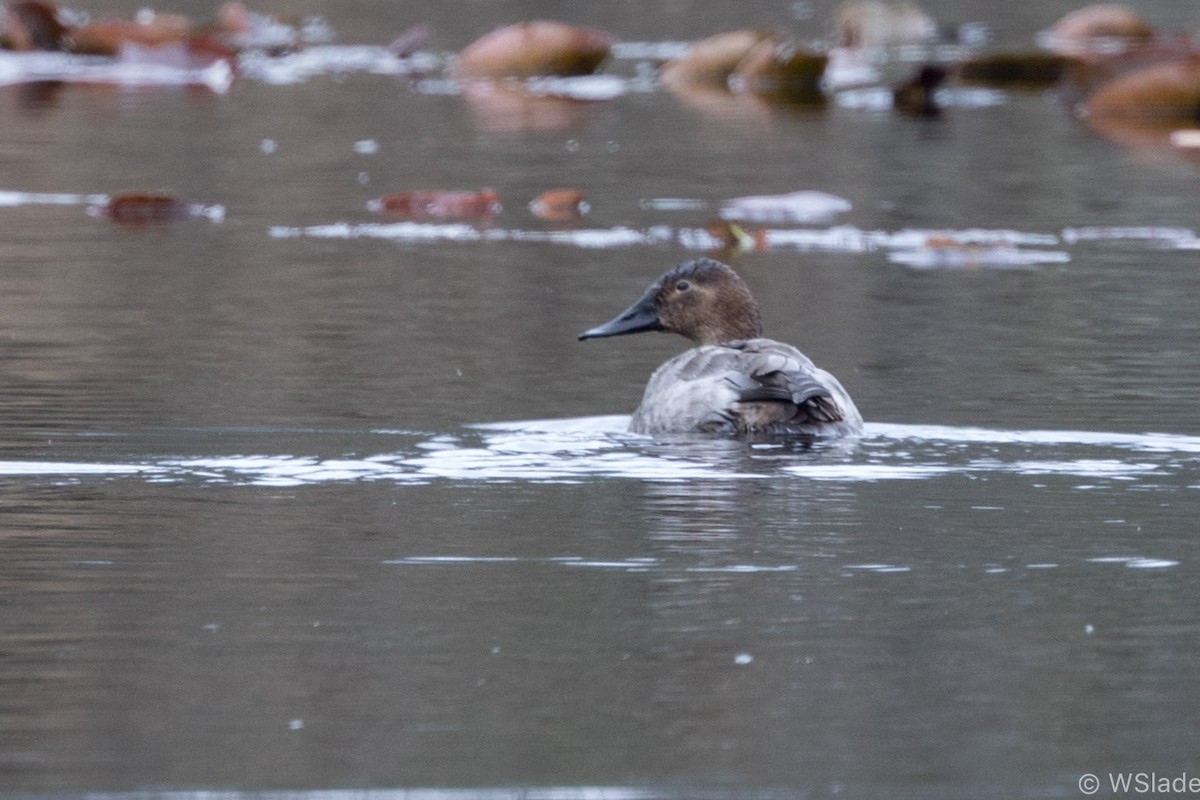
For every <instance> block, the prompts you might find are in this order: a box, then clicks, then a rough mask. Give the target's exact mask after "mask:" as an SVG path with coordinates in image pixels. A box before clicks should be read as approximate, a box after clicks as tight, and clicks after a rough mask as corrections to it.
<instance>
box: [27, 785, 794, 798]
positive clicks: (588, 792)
mask: <svg viewBox="0 0 1200 800" xmlns="http://www.w3.org/2000/svg"><path fill="white" fill-rule="evenodd" d="M683 796H684V795H681V794H679V793H678V792H676V791H673V790H668V789H662V790H660V789H654V788H649V787H636V786H479V787H470V788H453V789H449V788H440V787H437V788H435V787H429V788H423V787H416V788H410V789H405V788H396V789H315V790H289V791H221V790H175V791H171V790H167V791H162V790H154V791H131V792H97V791H89V792H87V793H86V794H80V795H70V794H59V795H54V796H53V797H54V798H55V800H679V798H682V797H683ZM686 796H687V797H689V798H694V799H695V800H709V799H710V798H718V797H726V796H727V795H725V794H723V793H717V792H709V791H705V790H701V791H698V792H692V791H689V792H688V793H687V795H686ZM790 796H791V795H790V794H785V793H773V792H770V791H763V792H755V793H754V794H753V795H752V797H754V798H755V800H773V799H774V798H783V797H790ZM17 797H19V795H17Z"/></svg>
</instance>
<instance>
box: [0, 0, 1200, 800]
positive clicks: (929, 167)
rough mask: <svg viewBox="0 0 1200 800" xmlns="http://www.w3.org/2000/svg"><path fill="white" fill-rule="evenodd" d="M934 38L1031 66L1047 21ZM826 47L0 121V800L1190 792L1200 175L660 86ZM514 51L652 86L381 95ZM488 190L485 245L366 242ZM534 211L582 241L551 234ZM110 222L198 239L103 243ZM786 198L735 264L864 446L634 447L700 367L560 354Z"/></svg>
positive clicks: (946, 126)
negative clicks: (575, 206)
mask: <svg viewBox="0 0 1200 800" xmlns="http://www.w3.org/2000/svg"><path fill="white" fill-rule="evenodd" d="M180 5H181V7H186V4H180ZM535 5H536V4H535ZM327 6H328V7H327ZM928 7H929V8H930V10H931V11H933V12H934V13H935V14H936V15H938V16H939V18H942V19H944V20H945V22H947V23H948V24H951V25H957V24H960V23H963V22H972V21H978V22H982V23H984V24H985V25H986V26H988V28H989V29H990V30H991V31H992V34H993V41H994V42H995V43H996V44H997V46H1000V45H1006V46H1018V45H1021V46H1023V45H1024V44H1025V43H1027V42H1029V41H1031V37H1032V34H1033V32H1034V31H1036V30H1037V29H1038V28H1040V27H1043V26H1045V25H1047V24H1050V23H1051V22H1053V21H1054V19H1056V18H1057V17H1058V16H1060V15H1061V13H1063V12H1065V11H1066V10H1069V8H1070V7H1071V6H1070V4H1063V3H1054V4H1040V5H1038V6H1036V7H1032V6H1031V7H1030V8H1022V9H1012V10H1009V9H1005V10H1004V11H1003V13H1001V12H1000V11H997V10H993V9H984V8H982V7H963V6H961V5H960V4H945V3H940V4H934V3H931V4H928ZM731 8H732V7H731ZM831 8H832V4H825V3H813V4H811V5H810V4H794V5H792V6H786V5H785V6H774V5H771V4H758V3H754V4H750V5H748V6H745V5H744V6H741V7H739V11H738V14H736V15H733V12H732V11H731V10H729V9H723V10H722V9H715V8H708V7H707V6H703V7H702V6H701V5H700V4H692V3H676V4H666V5H662V6H661V7H658V6H654V7H649V6H647V7H642V6H637V5H633V4H626V3H611V4H593V5H591V6H586V7H584V6H580V7H579V8H577V9H576V8H571V9H566V10H563V9H561V8H558V7H557V6H556V7H554V8H549V7H543V6H537V7H532V6H522V7H521V8H515V7H513V6H511V5H508V4H484V3H475V4H468V5H467V6H463V7H462V8H459V7H455V8H454V9H448V8H442V7H441V6H436V7H434V6H433V5H428V7H426V6H423V5H418V6H414V7H412V8H408V7H406V9H405V11H404V12H403V14H400V13H399V12H397V11H396V10H395V9H394V8H393V7H392V6H391V4H366V5H363V6H362V7H361V8H358V9H345V8H333V7H332V6H331V5H330V4H316V3H308V4H299V5H298V6H297V9H296V11H295V13H296V14H298V15H302V14H322V15H324V18H325V19H326V20H327V21H328V23H329V25H330V26H331V27H332V28H333V30H334V33H335V40H334V41H333V42H332V43H330V44H329V45H328V46H327V49H321V48H320V47H314V48H312V49H311V50H310V51H308V52H307V53H306V54H305V55H304V56H303V57H298V58H297V59H295V60H292V61H285V62H274V63H269V64H261V65H258V67H256V69H257V71H255V70H251V69H248V70H247V71H246V73H245V74H243V75H241V76H239V77H237V78H235V79H233V80H232V81H231V82H230V83H229V85H228V86H227V87H225V88H223V89H222V88H221V87H219V86H218V87H215V88H214V87H212V86H208V87H207V88H196V87H193V88H190V89H189V88H181V87H179V86H177V85H171V84H170V82H169V81H164V82H163V83H164V84H167V85H156V86H145V85H141V86H130V85H124V84H121V83H120V82H116V83H113V82H112V81H110V82H109V83H106V84H104V85H99V86H98V85H86V86H85V85H78V84H67V85H61V86H58V87H57V89H54V90H52V91H48V92H45V93H43V92H32V91H30V87H29V86H28V85H26V84H22V83H12V84H9V85H6V86H5V87H3V88H2V89H0V102H3V104H4V106H5V112H4V122H3V125H2V126H0V173H2V176H3V177H2V178H0V227H2V228H3V230H4V236H3V237H0V266H2V269H0V309H2V311H3V313H2V314H0V334H2V339H0V341H2V342H3V347H0V374H2V377H3V380H0V397H2V399H3V407H4V409H5V412H4V414H3V415H2V417H0V484H2V486H3V493H2V498H3V504H4V508H3V528H0V548H2V550H0V553H2V555H3V564H4V566H3V567H0V606H2V607H3V615H2V620H3V621H0V676H2V679H3V682H4V686H5V691H4V692H3V693H2V695H0V698H2V699H0V786H2V787H3V790H4V791H5V792H6V793H8V794H10V795H13V796H39V797H41V796H47V795H53V796H70V797H78V796H82V795H84V794H96V795H99V796H105V797H119V798H123V799H124V800H132V799H133V798H141V797H146V796H149V795H155V796H159V795H163V796H174V795H178V796H180V797H183V796H188V797H191V796H194V795H195V793H197V792H203V791H217V792H229V793H230V794H229V795H222V796H229V797H233V796H243V795H252V796H258V797H275V796H278V795H276V794H275V793H279V792H286V793H294V794H303V795H312V796H314V797H315V796H317V795H320V796H322V797H328V796H337V795H339V794H340V793H349V792H351V791H355V792H361V793H356V794H355V796H367V797H370V796H373V795H378V796H381V797H382V796H388V797H395V796H401V797H404V796H408V797H420V798H425V797H432V798H459V797H505V798H507V797H555V798H569V797H606V798H661V797H672V798H674V797H680V798H684V797H686V798H696V797H789V798H790V797H829V796H835V795H840V796H857V797H880V798H883V797H886V798H896V797H921V798H930V797H946V798H951V797H964V796H971V797H1046V796H1050V797H1077V796H1079V794H1078V784H1077V781H1078V780H1079V778H1080V776H1081V775H1083V774H1084V773H1095V774H1097V775H1099V776H1100V777H1101V778H1102V779H1103V780H1107V775H1108V774H1109V773H1115V772H1118V771H1133V772H1138V771H1145V772H1150V771H1157V772H1158V773H1159V774H1172V775H1174V774H1178V773H1180V772H1182V771H1185V770H1187V769H1189V768H1192V767H1194V764H1192V763H1190V762H1191V761H1192V760H1193V759H1194V742H1195V741H1196V737H1197V726H1196V722H1195V720H1194V714H1192V713H1191V712H1190V708H1191V705H1190V700H1191V694H1190V693H1189V692H1190V689H1189V687H1190V686H1191V684H1192V682H1193V680H1194V677H1195V666H1194V665H1195V664H1196V662H1197V656H1198V655H1200V653H1198V646H1197V641H1200V637H1198V636H1197V633H1198V630H1197V623H1196V614H1195V610H1196V608H1197V603H1198V601H1200V597H1198V596H1197V590H1196V589H1195V587H1196V586H1197V580H1196V575H1195V574H1194V572H1195V570H1196V569H1197V567H1198V561H1197V551H1196V547H1195V544H1194V540H1195V532H1194V529H1195V525H1194V517H1195V515H1194V513H1193V511H1192V509H1193V508H1194V504H1195V502H1196V493H1197V491H1198V490H1200V473H1198V469H1197V462H1198V458H1200V456H1198V454H1200V431H1198V430H1197V428H1196V416H1197V415H1196V402H1195V397H1196V379H1195V375H1196V374H1197V373H1198V372H1200V337H1198V336H1197V331H1198V328H1200V323H1198V322H1197V317H1196V313H1195V310H1194V305H1195V304H1194V302H1193V300H1192V298H1193V297H1194V296H1195V294H1196V292H1197V291H1200V286H1197V281H1198V278H1197V275H1198V274H1200V273H1197V270H1196V269H1195V267H1196V263H1197V262H1196V247H1197V245H1196V230H1197V229H1200V221H1198V220H1197V215H1196V208H1197V207H1196V204H1195V196H1196V192H1197V189H1198V188H1200V169H1198V166H1197V162H1196V161H1195V159H1194V158H1190V157H1189V156H1188V155H1187V153H1186V152H1184V151H1180V150H1178V149H1171V148H1169V147H1163V148H1159V147H1150V148H1132V147H1130V146H1128V145H1127V144H1126V143H1123V142H1118V141H1114V140H1112V139H1109V138H1106V137H1105V136H1104V135H1102V134H1101V133H1099V132H1097V131H1094V130H1093V129H1091V128H1089V127H1087V126H1086V125H1084V124H1083V123H1081V122H1080V121H1079V120H1078V119H1075V118H1073V117H1072V115H1071V114H1070V113H1069V112H1068V110H1067V109H1065V108H1064V107H1063V106H1062V105H1061V103H1060V102H1059V101H1058V100H1057V99H1056V98H1055V97H1054V96H1052V95H1050V94H1044V93H1037V92H985V93H978V92H967V91H963V90H956V93H952V94H950V95H948V97H947V100H948V107H947V111H946V113H945V114H944V116H943V118H942V119H940V120H937V121H933V122H930V121H926V120H910V119H904V118H900V117H897V116H894V115H893V114H892V113H891V112H890V111H889V110H888V109H886V108H881V107H879V106H878V103H877V102H876V101H875V100H874V99H872V96H870V95H862V94H859V95H854V94H847V95H845V96H843V97H840V98H839V99H837V100H836V101H835V102H832V103H831V104H830V105H829V107H828V108H826V109H824V110H811V109H806V110H796V109H782V108H771V107H765V106H760V105H757V104H752V103H745V102H740V101H736V100H735V101H731V102H725V103H722V104H720V105H718V106H716V107H699V106H696V105H693V104H689V103H688V102H686V100H685V99H683V98H679V97H676V96H673V95H671V94H670V93H668V92H666V91H665V90H663V89H662V88H661V87H659V86H658V85H657V84H656V83H655V82H654V81H653V79H652V78H653V73H652V70H648V68H647V66H646V64H644V63H643V60H644V59H643V57H642V56H640V55H638V54H639V52H646V48H649V51H650V52H659V51H660V50H661V49H662V48H670V47H672V46H675V44H674V43H677V42H679V41H683V40H686V39H689V38H692V37H696V36H701V35H706V34H708V33H711V32H713V31H716V30H720V29H723V28H729V27H733V26H735V25H740V24H750V23H754V24H766V25H772V26H777V27H783V28H785V29H790V30H793V31H795V32H797V33H798V34H799V35H802V36H812V37H815V36H817V35H819V34H820V33H821V32H822V31H823V27H822V26H823V24H824V22H823V20H824V19H827V17H828V14H829V12H830V10H831ZM463 9H466V11H469V12H470V13H466V11H464V10H463ZM1144 12H1145V13H1146V14H1147V16H1150V17H1151V18H1153V19H1154V20H1155V21H1156V22H1158V23H1159V24H1161V25H1163V26H1164V27H1167V28H1170V27H1176V28H1178V27H1184V26H1187V25H1192V26H1193V27H1195V25H1196V24H1197V23H1198V22H1200V20H1197V19H1195V18H1194V14H1191V13H1190V11H1189V10H1187V9H1181V7H1179V6H1178V5H1177V4H1170V3H1157V4H1148V5H1147V7H1146V8H1145V9H1144ZM535 15H543V16H546V15H548V16H569V17H571V18H573V19H576V20H577V21H580V22H585V23H589V24H599V25H603V26H605V27H608V28H610V29H611V30H613V31H614V32H615V33H617V34H618V35H619V36H621V37H622V38H623V39H625V40H626V41H627V42H632V43H638V42H641V43H643V44H644V47H643V48H642V49H641V50H639V49H638V48H633V47H630V48H629V49H628V50H625V51H623V52H622V51H619V57H618V58H617V59H616V60H615V61H614V63H613V64H612V65H611V66H610V68H609V70H608V71H607V72H606V75H605V77H604V79H603V81H602V82H600V83H591V84H585V85H584V86H583V87H582V88H581V87H578V86H576V87H571V91H579V92H590V93H592V95H591V96H593V97H597V96H599V97H603V98H605V99H599V100H597V99H591V100H582V99H580V98H578V97H577V98H574V99H571V100H569V101H561V100H559V101H554V102H543V103H539V104H533V105H522V104H518V105H516V106H503V105H501V106H497V105H488V104H486V103H485V104H481V103H480V102H478V100H472V99H471V98H468V97H464V96H462V95H461V94H459V93H458V92H457V91H455V90H453V89H452V88H447V87H446V86H445V84H444V83H443V82H439V75H438V74H436V71H435V73H434V74H431V75H426V74H423V73H422V74H415V73H414V72H412V71H411V70H409V69H408V68H407V67H404V66H402V65H397V64H395V63H394V60H392V61H389V60H388V59H387V58H385V54H383V53H382V51H381V49H380V46H381V45H384V44H386V43H387V41H389V40H390V38H391V37H392V36H394V35H395V34H397V33H399V31H401V30H403V29H404V28H405V27H407V26H408V25H411V24H414V23H415V22H420V21H426V22H429V23H430V24H431V26H432V29H433V31H434V38H433V39H432V40H431V44H430V48H429V50H430V55H429V57H430V59H432V60H431V61H430V62H429V63H430V64H433V65H434V66H435V67H436V66H437V65H439V64H441V63H442V62H441V61H440V60H439V59H441V58H442V56H443V55H444V53H445V52H448V51H450V50H452V49H454V48H456V47H458V46H461V45H462V44H465V43H466V42H467V41H469V40H470V39H471V38H473V37H474V36H476V35H478V33H481V32H482V31H483V30H485V29H487V28H488V27H490V26H491V25H492V24H494V23H498V22H507V21H510V20H511V19H514V18H518V17H522V16H535ZM734 16H736V17H737V18H736V19H734V18H733V17H734ZM338 48H342V49H338ZM3 74H4V73H3V72H0V75H3ZM185 82H186V81H185ZM483 186H491V187H494V188H495V189H496V190H497V192H498V193H499V194H500V196H501V198H502V201H503V205H504V209H503V211H502V212H501V213H500V214H499V215H498V216H496V217H495V218H493V219H491V220H487V221H471V220H468V221H461V220H450V221H402V220H395V219H389V218H386V217H381V216H380V215H378V214H376V213H373V212H372V211H370V210H369V209H368V202H369V201H370V200H371V199H373V198H377V197H379V196H381V195H383V194H387V193H391V192H399V191H405V190H410V189H415V188H472V187H483ZM556 186H578V187H581V188H583V189H584V190H585V191H586V192H587V195H588V200H589V205H590V211H589V213H588V214H587V215H586V216H585V217H584V218H583V219H582V220H580V221H579V222H577V223H574V224H567V225H563V224H555V223H546V222H543V221H542V220H539V219H537V218H536V217H534V216H533V215H532V214H531V213H529V212H528V211H527V209H526V203H528V201H529V200H531V199H532V198H533V197H535V196H537V195H538V194H539V193H540V192H542V191H544V190H545V189H548V188H552V187H556ZM125 191H167V192H170V193H173V194H175V195H178V196H180V197H183V198H185V199H186V200H188V201H189V202H193V203H196V204H199V205H200V206H201V207H203V208H204V209H206V210H207V211H208V212H211V213H205V214H203V215H201V216H199V217H197V218H196V219H191V220H187V221H183V222H180V223H174V224H170V225H162V226H152V227H149V228H141V229H130V228H125V227H121V226H118V225H114V224H113V223H112V222H111V221H110V220H107V219H104V218H102V217H100V216H97V215H95V214H90V213H89V212H88V209H89V207H92V206H95V205H96V204H97V203H102V202H103V201H104V200H105V198H107V197H109V196H111V195H114V194H116V193H119V192H125ZM797 191H813V192H823V193H827V194H829V195H832V196H834V197H836V198H841V199H843V200H845V201H848V208H846V207H844V206H839V207H838V210H834V211H831V212H830V213H829V214H828V215H825V216H819V215H818V216H816V217H811V218H809V217H801V216H791V217H787V218H778V219H772V220H769V221H760V222H753V221H751V222H748V223H747V224H752V225H754V226H757V227H758V228H761V229H762V233H761V236H762V239H763V241H764V242H765V245H766V246H765V248H764V249H761V250H759V251H747V252H741V253H725V254H722V257H725V258H727V259H729V260H730V261H731V263H733V264H734V266H735V267H736V268H737V269H738V270H739V272H740V273H741V274H742V275H743V276H744V277H745V278H746V280H747V282H748V283H749V284H750V286H751V288H752V290H753V291H754V292H755V294H756V295H757V296H758V297H759V299H760V301H761V303H762V306H763V316H764V319H765V322H766V326H767V331H768V334H769V335H771V336H773V337H776V338H779V339H782V340H786V341H790V342H794V343H795V344H797V345H798V346H799V347H801V348H802V349H803V350H805V351H806V352H807V353H808V354H809V355H811V356H812V357H813V358H814V359H815V360H817V361H818V363H820V364H821V365H822V366H824V367H826V368H828V369H830V370H831V371H832V372H834V373H835V374H837V375H838V376H839V377H840V378H841V380H842V382H843V383H844V384H845V385H846V387H847V388H848V389H849V391H850V392H851V393H852V394H853V395H854V397H855V399H856V402H857V404H858V406H859V407H860V409H862V411H863V413H864V416H865V417H866V418H867V420H868V425H867V430H866V433H865V435H864V436H863V437H862V438H861V439H860V440H855V441H852V442H844V443H835V444H820V445H816V446H806V445H804V444H803V443H796V442H759V443H744V442H728V441H721V440H710V439H704V438H697V439H693V438H687V437H683V438H664V439H657V440H656V439H651V438H645V437H638V436H633V435H630V434H627V433H625V432H624V426H625V424H626V421H627V418H628V417H627V415H628V414H629V413H630V411H631V410H632V408H633V407H634V406H635V405H636V403H637V400H638V398H639V396H640V393H641V390H642V387H643V386H644V383H645V379H646V377H647V376H648V375H649V373H650V372H651V370H652V369H653V368H654V366H656V365H657V364H658V363H660V362H661V361H663V360H665V359H666V358H667V357H669V356H670V355H671V354H673V353H675V352H678V351H679V349H680V348H681V347H683V346H684V345H685V343H684V341H683V340H682V339H673V338H672V337H668V336H656V335H646V336H641V337H626V338H621V339H615V340H609V341H600V342H583V343H581V342H577V341H575V336H576V334H577V333H578V332H579V331H581V330H584V329H585V328H587V327H589V326H591V325H594V324H596V323H597V322H600V321H603V320H605V319H608V318H610V317H611V316H612V315H613V314H614V313H615V312H617V311H619V310H620V309H622V308H624V307H625V306H626V305H627V304H628V303H629V302H630V301H631V300H633V299H634V298H635V297H636V296H637V295H638V294H639V293H640V292H641V290H642V289H643V288H644V286H645V285H646V284H647V283H648V282H649V281H651V280H652V279H653V278H654V277H655V276H657V274H658V273H659V272H661V271H662V270H663V269H665V268H666V267H668V266H670V265H672V264H674V263H677V262H678V261H681V260H684V259H687V258H693V257H696V256H698V255H702V254H705V253H707V252H709V250H710V248H711V247H712V246H713V243H712V242H711V241H710V240H709V239H707V238H706V236H707V234H705V233H704V228H705V224H706V223H707V222H708V221H709V220H711V219H712V218H714V217H716V216H718V215H719V214H721V213H722V209H726V208H728V207H729V204H730V203H731V202H733V201H736V200H737V199H738V198H745V197H753V196H759V195H776V194H787V193H792V192H797ZM218 209H219V213H218ZM931 240H933V241H935V242H940V243H941V245H939V246H937V247H930V246H929V242H930V241H931ZM1106 791H1107V790H1106ZM405 793H407V794H405ZM294 794H292V796H294Z"/></svg>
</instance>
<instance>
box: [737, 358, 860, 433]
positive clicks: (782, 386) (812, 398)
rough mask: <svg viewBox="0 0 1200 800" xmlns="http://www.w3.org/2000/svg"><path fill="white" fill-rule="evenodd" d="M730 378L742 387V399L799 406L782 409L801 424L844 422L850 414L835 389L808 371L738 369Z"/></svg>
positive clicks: (742, 401) (783, 412)
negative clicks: (834, 393) (750, 372)
mask: <svg viewBox="0 0 1200 800" xmlns="http://www.w3.org/2000/svg"><path fill="white" fill-rule="evenodd" d="M729 380H731V381H733V382H734V383H735V385H736V386H737V387H738V402H740V403H778V404H782V405H784V406H795V409H794V410H793V409H791V408H788V407H784V408H781V409H779V411H780V414H781V415H785V416H786V417H787V419H788V420H789V421H794V422H796V423H797V424H804V423H822V422H840V421H842V420H843V419H845V418H846V417H845V414H843V413H842V409H841V408H840V407H839V406H838V404H837V401H836V400H835V399H834V396H833V390H832V389H830V387H828V386H826V385H825V384H823V383H821V381H819V380H817V378H816V377H814V376H813V375H812V374H810V373H808V372H804V371H801V372H794V371H792V372H787V371H783V370H775V371H773V372H767V373H755V374H750V375H747V374H745V373H735V374H734V375H731V376H730V377H729ZM771 416H774V415H773V414H772V415H771Z"/></svg>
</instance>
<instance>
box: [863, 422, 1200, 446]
mask: <svg viewBox="0 0 1200 800" xmlns="http://www.w3.org/2000/svg"><path fill="white" fill-rule="evenodd" d="M864 432H865V434H866V435H867V436H868V437H879V438H883V439H916V440H927V441H929V440H932V441H944V442H972V443H974V442H978V443H987V444H1038V445H1043V444H1080V445H1093V446H1106V447H1122V448H1127V449H1131V450H1144V451H1147V452H1156V453H1166V452H1179V453H1200V436H1187V435H1184V434H1174V433H1109V432H1104V431H1072V430H1003V429H999V428H972V427H956V426H951V425H903V424H892V423H886V422H869V423H867V424H866V425H865V426H864Z"/></svg>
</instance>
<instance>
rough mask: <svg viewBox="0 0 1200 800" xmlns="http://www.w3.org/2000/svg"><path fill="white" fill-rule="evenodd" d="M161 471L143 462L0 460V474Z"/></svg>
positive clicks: (90, 473) (112, 473)
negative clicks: (89, 462)
mask: <svg viewBox="0 0 1200 800" xmlns="http://www.w3.org/2000/svg"><path fill="white" fill-rule="evenodd" d="M146 472H161V468H160V467H156V466H150V465H143V464H80V463H75V462H69V461H0V475H132V474H136V473H146Z"/></svg>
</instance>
